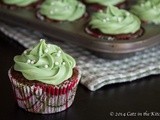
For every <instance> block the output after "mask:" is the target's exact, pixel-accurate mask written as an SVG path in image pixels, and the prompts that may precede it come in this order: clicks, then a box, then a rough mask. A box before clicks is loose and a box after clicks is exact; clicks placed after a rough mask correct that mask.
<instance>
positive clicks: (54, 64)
mask: <svg viewBox="0 0 160 120" xmlns="http://www.w3.org/2000/svg"><path fill="white" fill-rule="evenodd" d="M14 61H15V65H14V69H15V70H16V71H19V72H21V73H22V74H23V76H24V77H25V78H26V79H28V80H37V81H41V82H43V83H47V84H53V85H58V84H60V83H62V82H63V81H65V80H67V79H68V78H70V77H71V76H72V73H73V68H74V67H75V60H74V59H73V58H72V57H71V56H70V55H68V54H66V53H64V52H63V51H62V49H61V48H60V47H58V46H56V45H53V44H46V43H45V41H44V40H41V41H40V43H39V44H38V45H37V46H35V47H34V48H33V49H31V50H30V49H27V50H25V51H24V52H23V53H22V54H21V55H17V56H15V57H14Z"/></svg>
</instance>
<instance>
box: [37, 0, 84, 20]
mask: <svg viewBox="0 0 160 120" xmlns="http://www.w3.org/2000/svg"><path fill="white" fill-rule="evenodd" d="M85 11H86V7H85V5H84V4H82V3H81V2H80V1H77V0H46V1H45V2H44V3H43V4H42V5H41V6H40V10H39V12H40V13H41V14H42V15H44V16H46V17H48V18H50V19H53V20H60V21H74V20H76V19H79V18H80V17H82V16H83V15H84V13H85Z"/></svg>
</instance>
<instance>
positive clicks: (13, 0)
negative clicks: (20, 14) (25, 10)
mask: <svg viewBox="0 0 160 120" xmlns="http://www.w3.org/2000/svg"><path fill="white" fill-rule="evenodd" d="M2 1H3V2H4V3H5V4H10V5H17V6H27V5H29V4H31V3H34V2H37V1H38V0H2Z"/></svg>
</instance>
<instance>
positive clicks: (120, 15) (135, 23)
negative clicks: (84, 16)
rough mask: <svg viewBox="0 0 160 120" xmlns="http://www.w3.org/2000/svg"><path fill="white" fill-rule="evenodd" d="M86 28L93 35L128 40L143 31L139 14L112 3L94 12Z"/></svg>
mask: <svg viewBox="0 0 160 120" xmlns="http://www.w3.org/2000/svg"><path fill="white" fill-rule="evenodd" d="M85 30H86V32H87V33H88V34H90V35H92V36H95V37H98V38H102V39H107V40H128V39H133V38H137V37H139V36H141V35H142V33H143V29H142V28H141V21H140V20H139V18H138V17H137V16H135V15H133V14H132V13H130V12H128V11H126V10H124V9H118V8H117V7H115V6H111V5H109V6H108V7H107V9H105V10H103V11H102V10H100V11H98V12H95V13H93V14H92V16H91V20H90V21H89V23H88V25H87V27H86V29H85Z"/></svg>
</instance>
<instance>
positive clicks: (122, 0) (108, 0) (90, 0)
mask: <svg viewBox="0 0 160 120" xmlns="http://www.w3.org/2000/svg"><path fill="white" fill-rule="evenodd" d="M83 1H84V3H86V4H88V5H90V6H92V8H93V9H95V10H100V9H104V8H106V7H107V6H108V5H114V6H117V7H119V8H125V6H126V0H83Z"/></svg>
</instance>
